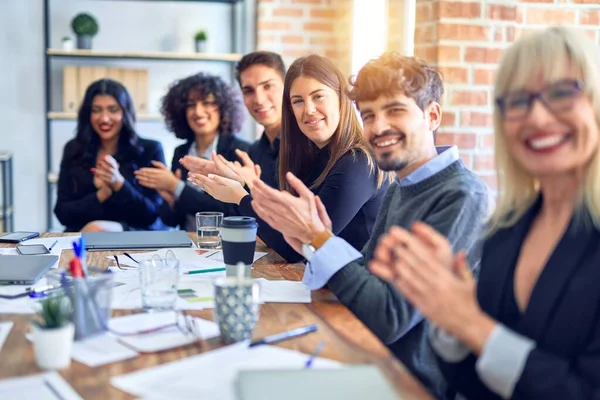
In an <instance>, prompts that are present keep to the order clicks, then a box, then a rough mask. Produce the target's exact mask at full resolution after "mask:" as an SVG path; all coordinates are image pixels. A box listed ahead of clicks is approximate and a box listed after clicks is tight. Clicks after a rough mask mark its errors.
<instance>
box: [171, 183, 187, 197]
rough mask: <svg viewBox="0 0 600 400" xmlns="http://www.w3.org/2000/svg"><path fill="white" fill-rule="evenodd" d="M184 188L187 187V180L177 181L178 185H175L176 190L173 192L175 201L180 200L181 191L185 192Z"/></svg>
mask: <svg viewBox="0 0 600 400" xmlns="http://www.w3.org/2000/svg"><path fill="white" fill-rule="evenodd" d="M183 189H185V182H184V181H182V180H181V179H180V180H179V182H177V187H175V191H174V192H173V198H174V199H175V201H177V200H179V198H180V197H181V193H183Z"/></svg>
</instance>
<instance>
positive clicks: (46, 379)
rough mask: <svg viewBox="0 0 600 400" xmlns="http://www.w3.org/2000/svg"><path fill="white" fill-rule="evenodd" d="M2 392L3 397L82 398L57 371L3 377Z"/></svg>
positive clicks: (0, 388)
mask: <svg viewBox="0 0 600 400" xmlns="http://www.w3.org/2000/svg"><path fill="white" fill-rule="evenodd" d="M0 393H2V398H3V399H44V400H46V399H48V400H81V397H79V395H78V394H77V392H76V391H75V390H73V388H72V387H71V386H70V385H69V384H68V383H67V382H66V381H65V380H64V379H63V378H62V377H61V376H60V375H59V374H58V373H57V372H48V373H44V374H37V375H30V376H25V377H20V378H10V379H3V380H1V381H0Z"/></svg>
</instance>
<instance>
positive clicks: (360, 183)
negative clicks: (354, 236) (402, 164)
mask: <svg viewBox="0 0 600 400" xmlns="http://www.w3.org/2000/svg"><path fill="white" fill-rule="evenodd" d="M376 191H377V176H376V175H375V173H374V172H373V173H372V172H371V168H370V166H369V165H368V162H367V156H366V155H365V154H364V153H362V152H356V153H354V154H351V153H347V154H345V155H344V156H342V157H341V158H340V159H339V160H338V162H337V163H336V164H335V165H334V166H333V168H332V169H331V170H330V171H329V174H328V175H327V177H326V178H325V181H324V182H323V184H322V185H321V186H319V187H318V188H316V189H315V190H314V192H315V193H316V194H318V195H319V197H320V198H321V200H322V201H323V205H325V208H326V209H327V212H328V214H329V217H330V218H331V222H332V225H333V233H334V234H336V235H337V234H339V233H340V232H341V231H342V230H343V229H344V228H345V227H346V226H347V225H348V223H349V222H350V221H351V220H352V219H353V218H354V216H355V215H356V214H357V213H358V211H359V210H360V209H361V208H362V206H363V205H364V204H365V203H366V202H367V200H369V199H370V198H371V197H373V195H374V194H375V192H376ZM251 201H252V199H251V197H250V196H246V197H244V198H243V199H242V201H241V202H240V207H239V209H240V212H241V214H242V215H247V216H253V217H256V213H254V210H253V209H252V205H251V204H250V203H251ZM259 224H260V225H259V228H258V235H259V236H260V238H261V239H262V240H263V241H264V242H265V243H266V244H267V246H269V247H270V248H272V249H273V250H275V251H276V252H277V253H278V254H279V255H280V256H281V257H283V258H284V259H285V260H286V261H288V262H298V261H301V260H302V259H303V257H302V256H301V255H299V254H298V253H297V252H296V251H295V250H294V249H293V248H292V247H291V246H290V245H288V244H287V242H286V241H285V239H284V238H283V235H282V234H281V233H279V232H278V231H276V230H275V229H273V228H271V226H269V225H268V224H267V223H266V222H264V221H262V220H259Z"/></svg>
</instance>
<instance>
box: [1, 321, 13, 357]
mask: <svg viewBox="0 0 600 400" xmlns="http://www.w3.org/2000/svg"><path fill="white" fill-rule="evenodd" d="M12 327H13V322H11V321H8V322H0V351H1V350H2V346H3V345H4V342H6V338H8V334H9V333H10V330H11V329H12Z"/></svg>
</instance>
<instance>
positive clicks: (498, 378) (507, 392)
mask: <svg viewBox="0 0 600 400" xmlns="http://www.w3.org/2000/svg"><path fill="white" fill-rule="evenodd" d="M534 348H535V342H534V341H533V340H531V339H529V338H527V337H525V336H521V335H519V334H518V333H516V332H514V331H511V330H510V329H508V328H506V327H505V326H504V325H502V324H498V325H496V327H495V328H494V330H493V331H492V333H491V334H490V337H489V338H488V340H487V341H486V342H485V345H484V347H483V351H482V352H481V355H480V356H479V359H478V360H477V363H476V364H475V370H476V371H477V375H479V378H480V379H481V381H482V382H483V383H485V385H486V386H487V387H488V388H490V389H491V390H492V391H494V392H496V393H497V394H498V395H500V396H501V397H502V398H505V399H508V398H510V397H511V396H512V394H513V391H514V390H515V386H516V385H517V382H518V381H519V379H520V378H521V374H522V373H523V369H524V368H525V363H526V362H527V358H528V357H529V353H531V351H532V350H533V349H534Z"/></svg>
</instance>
